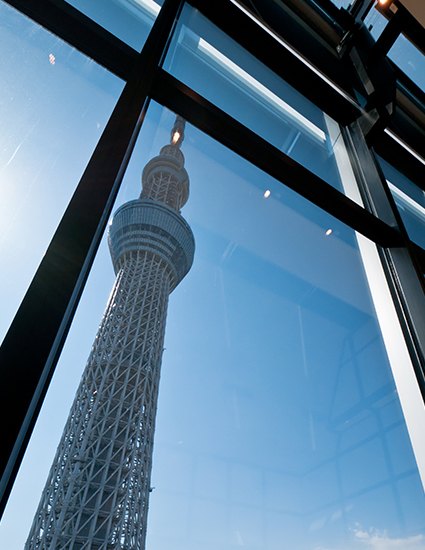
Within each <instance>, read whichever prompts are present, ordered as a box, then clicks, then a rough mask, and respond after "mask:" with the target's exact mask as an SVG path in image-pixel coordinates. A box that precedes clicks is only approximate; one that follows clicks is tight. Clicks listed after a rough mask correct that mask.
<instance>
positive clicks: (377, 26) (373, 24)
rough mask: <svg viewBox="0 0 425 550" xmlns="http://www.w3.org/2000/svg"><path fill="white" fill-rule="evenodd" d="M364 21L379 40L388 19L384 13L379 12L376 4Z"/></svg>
mask: <svg viewBox="0 0 425 550" xmlns="http://www.w3.org/2000/svg"><path fill="white" fill-rule="evenodd" d="M364 23H365V25H366V27H367V28H368V29H369V30H370V32H371V34H372V36H373V38H374V39H375V40H378V38H379V36H380V35H381V33H382V31H383V30H384V28H385V27H386V25H387V23H388V19H386V18H385V17H384V16H383V15H381V14H380V13H379V11H378V10H377V9H376V5H375V8H373V9H371V10H370V11H369V13H368V14H367V16H366V18H365V20H364Z"/></svg>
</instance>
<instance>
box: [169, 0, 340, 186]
mask: <svg viewBox="0 0 425 550" xmlns="http://www.w3.org/2000/svg"><path fill="white" fill-rule="evenodd" d="M164 69H165V70H167V71H169V72H170V73H171V74H172V75H173V76H175V77H176V78H178V79H179V80H181V81H182V82H184V83H185V84H187V85H188V86H190V87H191V88H193V89H194V90H195V91H196V92H198V93H200V94H201V95H203V96H204V97H205V98H206V99H208V100H209V101H211V102H212V103H214V104H216V105H217V106H218V107H220V108H221V109H223V110H224V111H226V112H228V113H229V114H230V115H231V116H232V117H234V118H236V119H237V120H239V121H240V122H242V123H243V124H244V125H246V126H247V127H248V128H250V129H251V130H253V131H255V132H256V133H258V134H259V135H260V136H261V137H263V138H264V139H266V140H267V141H269V142H270V143H271V144H272V145H274V146H275V147H277V148H279V149H280V150H282V151H283V152H284V153H286V154H287V155H289V156H290V157H291V158H293V159H294V160H296V161H297V162H299V163H300V164H302V165H303V166H305V167H306V168H308V169H309V170H311V171H312V172H314V173H315V174H316V175H318V176H319V177H321V178H322V179H324V180H325V181H326V182H327V183H330V184H331V185H333V186H334V187H336V188H338V189H340V190H342V186H341V180H340V177H339V172H338V170H337V166H336V161H335V156H334V150H333V146H334V141H335V139H336V138H337V136H338V135H339V130H337V131H336V136H335V137H334V139H332V138H331V137H330V128H329V126H330V125H332V126H334V125H335V124H336V123H335V122H334V121H333V120H331V119H330V117H326V116H325V115H324V114H323V112H322V111H321V110H320V109H318V108H317V107H316V106H315V105H313V103H311V102H310V101H308V100H307V99H306V98H304V97H303V96H302V95H301V94H299V93H298V92H297V91H296V90H295V89H294V88H292V87H291V86H289V85H288V84H286V83H285V82H284V81H282V80H281V79H280V78H278V77H277V76H276V75H275V74H274V73H273V72H272V71H270V70H269V69H267V68H266V67H265V66H264V65H262V64H261V63H260V62H259V61H257V60H256V59H255V58H254V57H253V56H251V55H249V54H248V53H247V52H246V51H245V50H244V49H242V48H241V47H240V46H238V45H237V44H236V43H235V42H234V41H233V40H231V39H230V38H229V37H228V36H226V35H225V34H224V33H222V32H221V31H219V30H218V29H217V28H216V27H215V26H214V25H212V24H211V23H210V22H209V21H208V20H207V19H206V18H205V17H203V16H202V15H201V14H200V13H199V12H198V11H197V10H194V9H192V8H191V7H185V9H184V10H183V13H182V16H181V17H180V22H179V25H178V28H177V30H176V32H175V34H174V38H173V41H172V44H171V46H170V50H169V53H168V55H167V57H166V60H165V62H164ZM334 133H335V132H334Z"/></svg>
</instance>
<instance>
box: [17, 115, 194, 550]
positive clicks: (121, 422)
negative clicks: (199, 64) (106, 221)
mask: <svg viewBox="0 0 425 550" xmlns="http://www.w3.org/2000/svg"><path fill="white" fill-rule="evenodd" d="M176 133H177V134H178V139H177V140H176ZM183 133H184V121H183V120H182V119H181V118H180V117H177V119H176V124H175V127H174V128H173V131H172V141H171V144H170V145H168V146H165V147H164V148H163V149H162V150H161V154H160V155H159V156H158V157H155V158H154V159H152V160H151V161H150V162H149V163H148V164H147V166H146V167H145V169H144V171H143V176H142V182H143V191H142V194H141V198H140V199H137V200H134V201H130V202H128V203H126V204H124V205H123V206H122V207H121V208H119V209H118V211H117V212H116V213H115V215H114V218H113V222H112V224H111V226H110V229H109V236H108V238H109V245H110V249H111V255H112V259H113V262H114V267H115V271H116V273H117V277H116V280H115V284H114V287H113V289H112V293H111V296H110V298H109V302H108V305H107V307H106V310H105V313H104V316H103V318H102V322H101V325H100V327H99V330H98V333H97V335H96V338H95V342H94V344H93V347H92V351H91V354H90V357H89V359H88V362H87V365H86V368H85V371H84V374H83V377H82V380H81V382H80V386H79V388H78V391H77V394H76V397H75V400H74V403H73V405H72V408H71V411H70V414H69V417H68V421H67V423H66V426H65V429H64V432H63V434H62V438H61V441H60V444H59V447H58V450H57V452H56V456H55V459H54V462H53V465H52V467H51V470H50V473H49V477H48V479H47V483H46V486H45V489H44V491H43V494H42V498H41V501H40V504H39V507H38V510H37V512H36V515H35V518H34V522H33V525H32V528H31V532H30V534H29V537H28V540H27V543H26V546H25V548H26V550H36V549H37V550H95V549H96V550H119V549H122V550H124V549H126V550H139V549H142V548H144V544H145V537H146V522H147V511H148V499H149V492H150V474H151V467H152V453H153V438H154V429H155V415H156V407H157V399H158V389H159V379H160V368H161V360H162V352H163V345H164V334H165V322H166V316H167V306H168V296H169V294H170V292H171V291H172V290H173V289H174V288H175V286H177V284H178V283H179V282H180V281H181V279H182V278H183V277H184V276H185V275H186V273H187V272H188V271H189V269H190V267H191V264H192V261H193V254H194V240H193V235H192V232H191V230H190V227H189V226H188V224H187V223H186V221H185V220H184V219H183V218H182V216H181V215H180V213H179V211H180V208H181V206H183V204H184V203H185V202H186V200H187V197H188V189H189V180H188V177H187V173H186V171H185V169H184V167H183V164H184V157H183V154H182V153H181V151H180V150H179V147H180V145H181V142H182V140H183Z"/></svg>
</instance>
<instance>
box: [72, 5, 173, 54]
mask: <svg viewBox="0 0 425 550" xmlns="http://www.w3.org/2000/svg"><path fill="white" fill-rule="evenodd" d="M67 2H68V4H71V5H72V6H73V7H74V8H77V9H78V10H79V11H81V12H82V13H83V14H84V15H86V16H87V17H90V19H93V21H95V22H96V23H98V24H99V25H101V26H102V27H103V28H104V29H106V30H107V31H109V32H111V33H112V34H114V35H115V36H116V37H117V38H119V39H120V40H122V41H123V42H126V43H127V44H128V45H129V46H131V47H132V48H134V49H135V50H137V51H140V50H141V49H142V47H143V45H144V43H145V42H146V38H147V37H148V34H149V31H150V29H151V28H152V25H153V23H154V21H155V19H156V16H157V15H158V13H159V11H160V9H161V6H162V4H163V0H90V2H86V1H85V0H67Z"/></svg>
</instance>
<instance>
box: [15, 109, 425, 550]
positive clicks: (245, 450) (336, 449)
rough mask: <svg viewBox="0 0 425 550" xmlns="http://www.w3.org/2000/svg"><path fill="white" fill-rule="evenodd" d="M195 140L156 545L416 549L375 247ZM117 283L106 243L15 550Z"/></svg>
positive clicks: (419, 511)
mask: <svg viewBox="0 0 425 550" xmlns="http://www.w3.org/2000/svg"><path fill="white" fill-rule="evenodd" d="M174 118H175V117H174V115H173V114H172V113H169V112H166V111H164V109H163V108H162V107H159V106H158V105H156V104H151V107H150V109H149V113H148V118H147V122H146V123H145V125H144V127H143V130H142V134H141V136H140V138H139V141H138V143H137V145H136V148H135V151H134V154H133V157H132V160H131V162H130V165H129V168H128V170H127V174H126V176H125V182H124V187H123V189H122V192H121V195H120V197H119V199H118V203H119V204H121V203H123V202H126V201H128V200H132V199H134V198H137V197H138V196H139V193H140V174H141V172H142V169H143V167H144V165H145V164H146V162H147V161H148V160H149V159H150V158H152V157H153V156H155V155H157V154H158V152H159V150H160V149H161V147H162V146H163V145H165V144H166V143H168V142H169V135H170V129H171V128H172V127H173V124H174ZM182 152H183V153H184V155H185V157H186V164H185V166H186V169H187V171H188V174H189V177H190V195H189V200H188V202H187V204H186V205H185V206H184V208H183V210H182V215H183V216H184V218H185V219H186V220H187V221H188V223H189V225H190V227H191V228H192V231H193V233H194V235H195V241H196V251H195V261H194V265H193V267H192V269H191V270H190V272H189V274H188V275H187V276H186V278H185V279H184V280H183V281H182V282H181V283H180V285H179V286H178V287H177V288H176V289H175V290H174V291H173V293H172V294H171V296H170V303H169V308H168V318H167V330H166V341H165V348H166V349H165V351H164V355H163V363H162V377H161V389H160V397H159V403H158V416H157V429H156V435H155V452H154V469H153V478H152V484H151V485H152V487H154V490H153V491H152V493H151V498H150V512H149V514H150V515H149V529H148V540H147V547H148V548H152V549H155V550H165V549H169V548H170V547H173V548H177V549H182V550H183V549H185V550H187V549H194V550H195V549H196V550H198V549H199V548H200V547H202V548H211V549H212V548H221V549H230V548H234V547H235V546H246V547H249V548H253V549H262V548H267V549H274V548H276V549H279V548H282V547H284V548H285V547H288V548H291V549H294V550H305V549H312V550H315V549H319V548H320V549H326V550H328V549H334V550H341V549H344V550H345V549H346V548H347V549H350V550H351V549H353V550H354V549H357V548H358V549H361V548H364V547H372V548H376V549H378V548H382V549H384V548H385V549H387V548H397V547H400V548H409V544H410V547H411V548H414V544H413V543H415V541H419V542H420V541H422V540H423V537H424V534H425V514H424V512H425V499H424V495H423V490H422V485H421V482H420V478H419V472H418V468H417V465H416V462H415V458H414V455H413V452H412V447H411V444H410V441H409V436H408V431H407V427H406V422H405V418H404V416H403V411H402V408H401V406H400V400H399V386H398V385H396V383H395V381H394V377H393V369H394V365H393V364H392V363H391V364H390V361H389V355H388V353H389V352H388V350H387V349H386V346H385V344H384V337H383V333H382V332H381V328H380V321H379V320H378V316H377V311H378V310H376V309H375V306H374V301H373V299H372V294H371V288H372V286H371V284H372V283H371V278H373V276H374V273H372V272H371V268H370V258H367V254H366V253H365V250H366V248H368V247H369V251H370V250H371V251H372V256H373V255H375V259H377V252H376V249H375V248H374V245H373V244H372V243H370V242H366V241H365V239H364V238H361V237H359V236H357V235H356V234H355V232H354V231H353V230H352V229H350V228H348V227H347V226H345V225H344V224H342V223H340V222H338V221H337V220H335V219H333V218H332V217H331V216H329V215H328V214H326V213H324V212H322V211H321V210H320V209H318V208H317V207H315V206H314V205H312V204H310V203H309V202H308V201H306V200H305V199H303V198H301V197H299V196H298V195H297V194H296V193H294V192H292V191H290V190H288V189H287V188H285V187H284V186H283V185H281V184H279V183H278V182H276V181H274V180H273V179H272V178H270V177H268V176H267V175H266V174H264V173H263V172H261V171H260V170H258V169H256V168H254V167H253V166H251V165H250V164H249V163H248V162H246V161H245V160H242V159H241V158H239V157H238V156H237V155H235V154H234V153H232V152H230V151H228V150H227V149H225V148H224V147H222V146H220V145H219V144H217V143H216V142H215V141H213V140H212V139H210V138H208V137H206V136H205V135H203V134H202V133H201V132H199V131H197V130H196V129H195V128H193V127H191V126H188V127H187V129H186V138H185V141H184V143H183V146H182ZM376 266H377V269H375V271H379V270H380V268H379V261H378V264H376ZM376 266H375V267H376ZM372 271H373V270H372ZM381 271H382V270H381ZM376 274H379V273H375V275H376ZM371 275H372V277H371ZM113 278H114V277H113V273H112V266H111V261H110V257H109V253H108V251H107V248H106V246H105V245H103V246H102V249H101V251H100V253H99V256H98V259H97V262H96V266H95V267H94V270H93V273H92V275H91V279H90V281H89V283H88V288H87V292H86V293H85V296H84V299H83V303H82V305H81V308H80V311H79V312H78V316H77V319H76V322H75V324H74V328H73V332H72V334H71V336H70V338H69V340H68V343H67V346H66V350H65V352H64V354H63V357H62V360H61V366H60V369H59V370H58V372H57V376H56V377H55V380H54V386H53V390H54V391H53V392H52V393H51V398H50V400H49V402H47V403H46V406H45V407H44V410H43V415H42V422H41V423H40V424H39V426H38V428H37V432H38V442H37V441H36V438H34V440H33V442H32V446H31V448H30V450H29V452H28V460H30V459H31V458H32V459H33V460H34V459H37V457H42V460H40V461H39V464H37V466H38V467H40V468H39V470H37V471H36V470H35V467H36V466H35V465H34V464H32V465H30V462H28V463H27V465H26V466H25V467H23V468H22V472H21V481H20V482H19V483H18V484H17V487H16V491H15V497H14V501H13V502H11V506H10V510H11V511H10V516H9V521H10V522H11V523H10V525H13V526H14V529H11V531H10V532H11V535H10V536H11V538H10V539H6V538H5V539H4V540H5V541H6V542H7V544H4V547H6V548H9V547H11V546H10V545H11V544H12V543H9V540H13V541H14V542H16V541H17V533H18V532H19V534H20V536H21V537H22V539H21V540H22V541H23V540H24V539H25V537H26V534H27V532H28V529H29V523H30V522H31V519H32V514H33V513H34V510H35V507H36V505H37V501H38V499H39V495H40V493H41V490H42V487H43V484H44V479H45V477H46V475H47V470H48V468H49V466H50V463H51V460H52V456H53V454H54V450H55V446H56V441H57V440H58V439H59V436H60V433H61V430H62V427H63V424H64V421H65V418H66V416H67V413H68V410H69V407H70V404H71V401H72V398H73V393H74V391H75V386H76V384H77V382H78V376H77V374H76V372H77V371H80V372H81V370H82V368H83V365H84V363H85V360H86V358H87V356H88V353H89V350H90V345H91V341H92V339H93V338H94V335H95V332H96V326H97V324H98V322H99V320H100V317H101V314H102V309H103V307H104V305H105V303H106V300H107V296H108V294H109V292H110V289H111V287H112V284H113ZM387 294H388V300H389V293H387ZM388 300H387V302H388V304H389V307H390V309H391V304H390V302H389V301H388ZM377 307H378V306H377ZM397 351H398V352H403V349H398V350H397ZM400 368H401V369H402V375H403V377H404V378H409V376H410V377H411V376H413V377H414V375H413V371H411V365H410V364H409V362H408V361H405V360H404V359H403V360H402V361H401V367H400ZM59 390H60V391H59ZM422 408H423V406H422ZM52 439H55V441H52ZM29 479H31V482H29V481H28V480H29ZM30 484H32V485H33V494H32V495H30V494H29V491H28V486H29V485H30ZM23 500H25V506H27V507H28V510H27V517H26V518H25V519H24V511H23V506H22V504H21V505H20V504H19V503H22V501H23ZM30 501H31V503H30ZM31 507H32V510H31V511H30V508H31ZM13 510H14V513H15V519H14V518H13V517H12V515H13ZM5 532H6V530H5ZM5 536H6V535H5ZM21 546H22V545H20V547H21ZM418 548H420V545H419V546H418Z"/></svg>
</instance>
